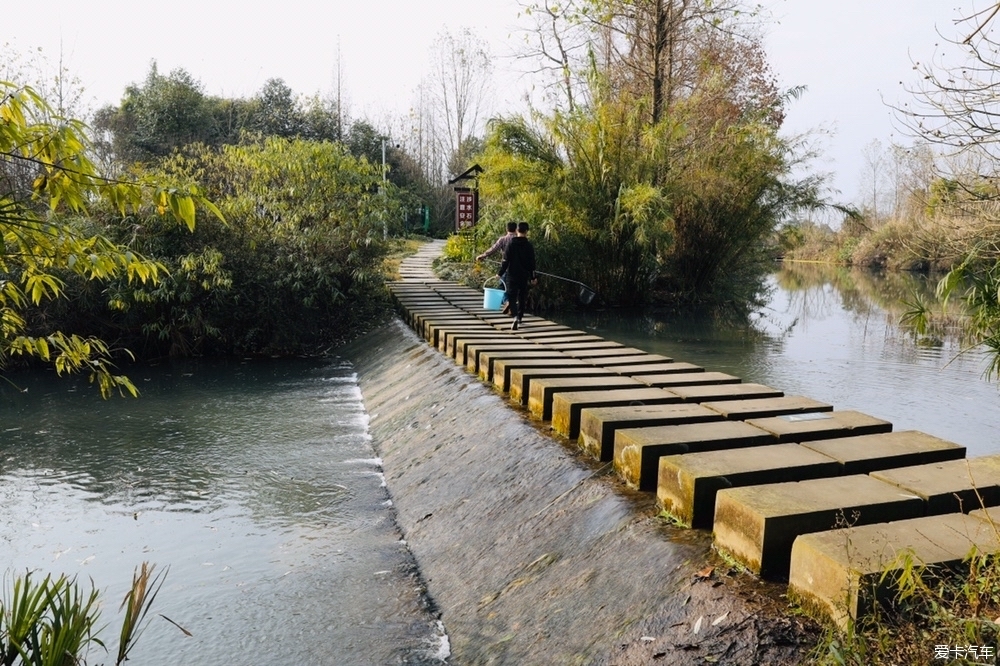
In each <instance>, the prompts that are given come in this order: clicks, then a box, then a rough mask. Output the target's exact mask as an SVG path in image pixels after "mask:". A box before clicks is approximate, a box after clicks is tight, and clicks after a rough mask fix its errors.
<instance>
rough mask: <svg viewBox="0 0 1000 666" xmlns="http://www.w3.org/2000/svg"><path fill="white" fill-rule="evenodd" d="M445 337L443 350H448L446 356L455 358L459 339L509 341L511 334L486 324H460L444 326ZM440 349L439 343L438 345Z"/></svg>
mask: <svg viewBox="0 0 1000 666" xmlns="http://www.w3.org/2000/svg"><path fill="white" fill-rule="evenodd" d="M444 338H445V345H446V347H445V351H446V352H448V353H447V356H449V357H451V358H455V353H456V351H457V346H458V341H459V340H467V341H472V340H478V341H482V340H497V341H498V342H509V341H510V340H511V339H512V336H510V335H508V334H507V333H504V332H503V331H498V330H496V329H495V328H492V327H491V326H488V325H482V327H481V328H480V327H478V326H471V325H466V326H461V327H456V328H446V329H444ZM438 349H439V350H440V345H438Z"/></svg>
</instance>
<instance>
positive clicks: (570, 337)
mask: <svg viewBox="0 0 1000 666" xmlns="http://www.w3.org/2000/svg"><path fill="white" fill-rule="evenodd" d="M543 342H544V343H545V344H546V345H557V344H562V343H565V344H578V343H583V342H607V341H606V340H605V339H604V338H601V337H598V336H596V335H589V334H587V333H583V332H580V331H567V332H564V333H562V334H560V335H556V336H551V337H547V338H545V339H544V341H543ZM615 344H618V343H615Z"/></svg>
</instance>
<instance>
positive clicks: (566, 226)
mask: <svg viewBox="0 0 1000 666" xmlns="http://www.w3.org/2000/svg"><path fill="white" fill-rule="evenodd" d="M598 79H599V77H598ZM595 81H597V82H596V83H595V84H594V85H595V86H596V87H595V92H594V101H593V102H592V103H591V104H590V105H587V106H583V105H577V106H576V107H575V109H574V110H573V111H570V112H557V113H554V114H553V115H552V116H551V117H548V118H539V119H538V124H537V126H535V125H531V124H529V123H528V122H527V121H525V120H524V119H519V118H515V119H509V120H505V121H496V122H494V123H493V124H492V125H491V128H490V133H489V135H488V136H487V140H486V148H485V150H484V152H483V154H482V155H481V156H480V158H479V161H480V163H481V164H482V165H483V167H484V168H485V169H486V173H485V174H484V175H483V176H482V178H481V190H482V196H483V200H484V201H485V202H486V204H485V206H484V219H485V220H486V222H487V226H486V228H488V229H490V230H491V231H494V230H496V229H497V228H498V227H499V224H498V223H499V222H500V221H506V220H508V219H523V220H526V221H528V222H529V223H531V224H532V228H533V229H534V230H535V233H534V236H533V237H534V239H535V241H536V247H537V249H538V256H539V264H540V266H559V268H560V270H561V271H564V273H568V275H569V276H570V277H573V278H575V279H578V280H580V281H583V282H586V283H587V284H591V285H593V286H594V287H595V288H596V290H597V291H598V293H599V294H601V296H602V298H603V299H604V300H605V301H608V302H611V303H615V304H623V305H629V304H637V303H642V302H644V301H645V300H647V299H648V298H649V296H650V293H651V290H654V289H661V290H662V289H667V290H669V291H670V292H671V294H672V295H673V297H674V298H675V299H679V300H689V301H690V300H714V301H723V300H726V299H730V298H734V297H737V298H747V297H751V296H752V293H751V292H753V291H754V290H755V289H756V287H752V286H751V285H758V286H759V284H760V282H759V280H758V279H757V277H755V276H757V275H758V274H760V273H761V271H762V266H763V264H764V262H765V261H767V260H768V259H769V255H768V252H767V247H766V242H765V241H767V240H768V239H769V238H770V235H771V233H772V231H773V229H774V228H775V226H776V225H777V223H778V222H779V221H780V220H782V219H784V218H785V217H786V216H788V215H789V214H790V213H791V212H793V211H795V210H799V209H808V208H810V207H817V206H819V205H820V202H819V200H818V195H817V187H818V181H817V180H815V179H805V180H801V181H794V180H792V178H791V176H790V174H791V170H792V167H793V164H794V161H795V159H796V157H795V147H794V146H793V145H792V144H790V143H789V142H787V141H785V140H783V139H782V138H780V137H779V136H778V134H777V129H776V128H775V127H774V125H773V124H772V123H771V121H770V116H769V115H765V116H761V117H760V118H758V117H756V116H754V115H753V114H745V115H743V116H733V115H732V114H723V115H722V116H720V117H715V118H713V117H712V116H711V114H709V113H708V111H706V108H705V107H706V105H709V106H711V105H712V104H716V103H717V102H718V100H717V99H716V98H715V97H713V96H712V95H709V94H708V92H706V93H705V96H704V97H697V96H692V97H691V98H689V99H686V100H683V101H677V102H675V104H674V107H673V112H672V113H671V114H669V115H667V116H666V117H665V118H664V119H663V120H661V121H660V122H658V123H656V124H654V125H649V124H648V122H647V121H646V119H647V118H648V110H647V109H646V108H645V106H644V104H643V102H642V100H638V102H637V101H636V100H634V99H633V100H630V101H629V102H627V103H626V102H623V101H620V100H616V99H612V98H610V97H608V98H606V97H604V96H603V93H602V88H601V84H600V82H599V80H597V79H595ZM706 85H707V84H706ZM708 98H711V99H708ZM710 102H711V104H710ZM472 239H473V241H474V242H475V243H476V244H477V246H478V245H479V244H480V243H481V242H482V241H484V240H485V239H484V238H481V237H480V235H479V234H478V233H477V234H476V235H475V236H473V237H472Z"/></svg>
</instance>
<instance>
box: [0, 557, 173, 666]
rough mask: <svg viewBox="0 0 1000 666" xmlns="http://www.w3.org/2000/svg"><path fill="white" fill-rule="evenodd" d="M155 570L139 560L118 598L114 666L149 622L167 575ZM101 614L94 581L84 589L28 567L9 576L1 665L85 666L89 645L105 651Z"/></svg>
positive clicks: (2, 609)
mask: <svg viewBox="0 0 1000 666" xmlns="http://www.w3.org/2000/svg"><path fill="white" fill-rule="evenodd" d="M154 570H155V565H151V564H148V563H146V562H143V563H142V565H141V566H140V567H138V568H137V569H136V570H135V572H134V574H133V576H132V585H131V587H130V588H129V591H128V593H127V594H126V595H125V599H124V600H123V601H122V605H121V610H124V611H125V616H124V619H123V621H122V626H121V631H120V632H119V636H118V639H119V643H118V651H117V657H116V660H115V664H116V666H119V665H120V664H123V663H124V662H125V661H126V660H127V659H128V655H129V652H131V650H132V648H133V647H134V646H135V643H136V641H137V640H138V639H139V636H140V635H141V634H142V631H143V629H144V628H145V627H146V626H147V625H148V622H147V621H146V616H147V614H148V613H149V610H150V608H151V607H152V605H153V602H154V600H155V599H156V595H157V593H158V592H159V591H160V588H161V587H162V585H163V582H164V580H165V578H166V574H167V571H166V570H163V571H161V572H160V573H157V574H155V575H154ZM100 616H101V606H100V593H99V592H98V591H97V590H96V589H95V588H94V585H93V581H91V584H90V587H89V589H87V588H86V587H84V586H82V585H81V584H80V583H78V582H77V580H76V577H75V576H74V577H68V576H66V575H65V574H63V575H61V576H58V577H55V578H54V577H52V576H51V575H46V576H45V577H44V578H42V579H40V580H39V579H38V578H37V576H36V575H35V572H30V571H29V572H26V573H25V574H23V575H17V576H9V577H8V581H7V583H6V584H5V587H4V591H3V597H2V598H0V662H2V664H3V666H14V665H24V666H80V665H85V664H87V663H88V662H87V658H88V655H89V653H90V650H91V648H92V647H95V646H96V647H98V648H100V649H102V650H105V651H106V650H107V648H106V646H105V644H104V642H103V641H102V640H101V638H100V636H99V634H100V632H101V627H99V626H98V622H99V620H100ZM171 622H172V621H171ZM182 630H183V629H182ZM183 631H184V632H185V633H188V632H187V631H186V630H183ZM189 635H190V634H189Z"/></svg>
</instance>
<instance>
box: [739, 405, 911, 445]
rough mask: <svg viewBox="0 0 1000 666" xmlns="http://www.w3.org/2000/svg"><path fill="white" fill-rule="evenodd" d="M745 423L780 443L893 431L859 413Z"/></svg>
mask: <svg viewBox="0 0 1000 666" xmlns="http://www.w3.org/2000/svg"><path fill="white" fill-rule="evenodd" d="M747 423H750V424H752V425H755V426H757V427H758V428H763V429H764V430H767V431H768V432H773V433H774V434H775V436H776V437H777V438H778V440H779V441H781V442H810V441H813V440H816V439H833V438H834V437H852V436H854V435H874V434H876V433H880V432H890V431H892V424H891V423H889V422H888V421H883V420H882V419H877V418H875V417H874V416H868V415H867V414H862V413H861V412H855V411H850V410H848V411H843V412H809V413H806V414H788V415H786V416H771V417H768V418H764V419H748V420H747Z"/></svg>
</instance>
